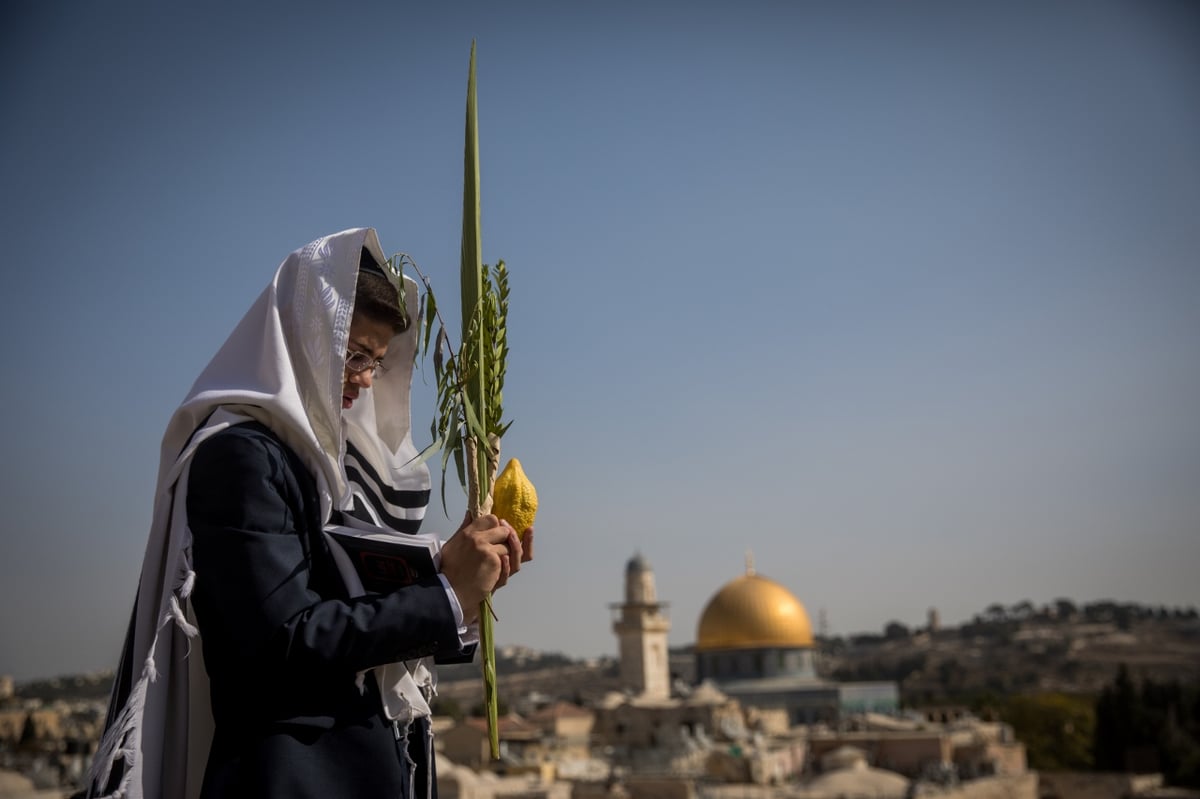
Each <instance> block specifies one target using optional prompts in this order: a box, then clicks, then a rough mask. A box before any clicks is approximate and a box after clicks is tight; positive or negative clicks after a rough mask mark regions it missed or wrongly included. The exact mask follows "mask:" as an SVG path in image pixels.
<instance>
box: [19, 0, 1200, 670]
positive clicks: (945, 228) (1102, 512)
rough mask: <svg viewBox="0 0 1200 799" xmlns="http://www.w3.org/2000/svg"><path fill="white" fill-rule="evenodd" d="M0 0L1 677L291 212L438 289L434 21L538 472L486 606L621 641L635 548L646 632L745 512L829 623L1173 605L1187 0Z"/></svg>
mask: <svg viewBox="0 0 1200 799" xmlns="http://www.w3.org/2000/svg"><path fill="white" fill-rule="evenodd" d="M435 6H436V7H435ZM335 7H336V9H337V10H332V9H334V8H335ZM0 15H2V17H0V87H2V99H3V123H2V126H0V131H2V133H0V135H2V136H3V142H2V146H0V175H2V179H3V186H4V199H3V202H4V213H3V214H2V215H0V238H2V241H3V245H4V249H5V252H6V256H5V264H4V273H3V274H4V285H5V290H4V294H5V296H6V297H7V298H8V299H7V301H6V302H5V309H4V313H3V315H2V317H0V325H2V326H3V328H2V331H3V335H2V336H0V358H2V364H0V365H2V367H3V371H4V374H5V378H4V408H5V412H4V414H3V416H2V417H0V425H3V427H2V430H0V436H2V438H3V441H4V449H3V451H4V457H3V459H2V461H0V463H2V466H0V468H2V469H3V472H2V474H0V507H3V508H4V514H3V522H0V524H2V527H0V529H2V530H3V535H2V538H0V673H10V674H13V675H14V676H16V677H17V678H18V679H27V678H31V677H35V676H45V675H50V674H59V673H69V672H77V671H85V670H94V669H103V668H108V667H110V666H112V665H113V664H114V663H115V661H116V658H117V656H118V650H119V646H120V640H121V635H122V632H123V630H124V627H125V624H126V621H127V619H128V613H129V609H130V605H131V602H132V599H133V593H134V590H135V583H136V575H137V573H138V570H139V567H140V563H141V559H142V552H143V548H144V546H145V540H146V533H147V528H148V524H149V517H150V507H151V493H152V488H153V481H154V475H155V471H156V468H157V462H158V445H159V441H160V437H161V435H162V432H163V428H164V426H165V424H166V421H167V419H168V417H169V416H170V414H171V412H172V410H173V409H174V407H175V406H176V404H177V403H178V402H179V400H180V399H181V398H182V397H183V395H184V393H185V392H186V391H187V389H188V387H189V385H190V384H191V381H192V379H193V378H194V377H195V375H196V374H197V373H198V372H199V370H200V369H201V368H202V367H203V365H204V364H205V363H206V362H207V360H208V359H209V357H210V356H211V355H212V354H213V352H214V351H215V350H216V348H217V347H218V346H219V344H220V343H221V342H222V341H223V340H224V338H225V336H226V335H227V334H228V333H229V331H230V330H231V329H232V326H233V324H234V323H235V322H236V320H237V319H238V318H240V316H241V315H242V313H243V312H244V311H245V309H246V308H247V307H248V305H249V304H250V302H251V301H252V300H253V298H254V297H255V296H256V295H257V294H258V292H259V291H260V290H261V288H262V287H263V286H264V285H265V284H266V282H267V281H268V280H269V278H270V276H271V274H272V272H273V271H274V269H275V268H276V266H277V265H278V263H279V262H280V261H281V260H282V259H283V257H284V256H285V255H286V254H287V253H288V252H289V251H291V250H292V249H294V248H296V247H298V246H300V245H302V244H304V243H305V242H308V241H310V240H312V239H314V238H316V237H318V236H320V235H322V234H325V233H328V232H333V231H336V230H341V229H343V228H347V227H354V226H360V225H369V226H373V227H376V228H377V229H378V230H379V234H380V238H381V240H382V242H383V245H384V248H385V249H386V250H388V251H390V252H394V251H399V250H403V251H406V252H408V253H410V254H411V255H412V256H413V257H414V258H415V259H416V260H417V262H418V264H420V265H421V266H422V268H423V269H424V271H426V272H427V273H428V274H430V276H431V277H432V279H433V281H434V285H435V288H440V289H441V291H442V293H443V294H444V295H445V296H447V297H453V296H455V293H456V291H457V282H456V281H457V277H456V270H457V259H458V248H459V238H458V237H459V225H460V224H461V222H460V214H461V210H460V202H461V168H462V167H461V159H462V127H463V105H464V97H465V85H466V70H467V59H468V54H469V50H470V44H471V40H472V38H475V39H477V40H478V69H479V79H478V80H479V118H480V135H481V147H480V149H481V158H482V174H483V225H484V232H483V246H484V258H485V260H487V261H491V262H494V261H495V260H496V259H498V258H504V259H505V260H506V261H507V263H508V265H509V268H510V271H511V280H512V287H513V299H512V307H511V313H510V339H511V345H512V356H511V362H510V367H509V384H508V388H507V391H506V393H505V399H506V404H507V408H508V411H509V415H510V416H511V417H512V418H513V419H515V423H514V424H513V426H512V429H511V432H510V434H509V435H508V437H507V438H506V440H505V455H506V456H511V455H516V456H518V457H520V458H521V460H522V462H523V463H524V465H525V467H526V470H527V472H528V473H529V474H530V476H531V477H532V478H533V479H534V481H535V482H536V483H537V486H538V489H539V493H540V495H541V497H542V511H541V515H540V518H539V523H538V529H539V533H540V539H539V546H538V553H537V554H538V558H537V561H536V562H535V563H534V564H532V565H530V566H529V567H528V568H527V570H525V571H523V572H522V573H521V574H520V575H519V577H518V578H517V579H516V580H514V582H513V584H512V585H511V586H509V587H508V588H506V589H505V590H504V591H502V592H501V593H500V594H499V595H498V596H497V606H498V607H497V611H498V613H499V614H500V624H499V626H498V640H499V642H500V644H501V645H504V644H521V645H528V646H532V647H536V648H539V649H544V650H551V651H559V652H564V653H566V654H569V655H573V656H589V655H601V654H611V653H615V651H616V640H615V638H614V636H613V634H612V632H611V627H610V612H609V610H608V607H607V605H608V604H609V603H611V602H616V601H619V600H620V598H621V594H622V582H621V581H622V577H623V572H624V565H625V562H626V561H627V560H628V559H629V558H630V557H631V556H632V555H633V554H634V553H635V552H639V551H640V552H641V553H642V554H643V555H644V556H645V557H646V558H647V559H648V560H649V562H650V563H651V564H652V566H653V567H654V569H655V573H656V576H657V581H658V589H659V594H660V597H661V598H662V599H664V600H666V601H668V602H670V603H671V607H670V615H671V619H672V631H671V642H672V643H673V644H685V643H689V642H691V641H692V640H694V636H695V631H696V624H697V622H698V619H699V615H700V612H701V610H702V608H703V606H704V604H705V603H706V602H707V600H708V599H709V598H710V597H711V596H712V594H713V593H715V592H716V590H718V589H719V588H720V587H721V586H722V585H723V584H724V583H725V582H727V581H728V580H730V579H732V578H734V577H736V576H737V575H738V574H740V573H741V572H742V570H743V564H744V559H745V553H746V552H747V550H751V551H753V553H754V558H755V562H756V564H757V567H758V571H759V572H760V573H762V574H764V575H766V576H768V577H771V578H773V579H775V580H777V581H779V582H780V583H782V584H784V585H785V586H787V587H788V588H789V589H791V590H792V592H793V593H795V594H796V596H797V597H798V598H799V599H800V600H801V601H802V602H804V603H805V605H806V606H807V607H808V610H809V612H810V615H811V616H812V617H813V622H814V624H816V623H817V619H818V615H819V614H820V613H821V612H822V611H824V617H825V619H826V621H827V625H828V631H829V632H831V633H840V634H849V633H855V632H862V631H878V630H880V629H881V628H882V627H883V625H884V624H885V623H887V622H888V621H889V620H893V619H894V620H898V621H901V622H903V623H905V624H909V625H919V624H922V623H923V622H924V619H925V614H926V611H927V609H928V608H930V607H936V608H938V609H939V611H940V613H941V616H942V619H943V620H944V621H945V622H946V623H958V622H960V621H963V620H965V619H967V618H969V617H970V616H971V615H972V614H974V613H975V612H977V611H979V610H981V609H983V608H984V607H986V606H987V605H988V604H990V603H992V602H1002V603H1005V604H1011V603H1015V602H1018V601H1020V600H1022V599H1030V600H1032V601H1033V602H1035V603H1039V604H1040V603H1043V602H1049V601H1052V600H1053V599H1054V598H1056V597H1060V596H1064V597H1069V598H1072V599H1074V600H1076V601H1079V602H1086V601H1093V600H1097V599H1104V598H1111V599H1116V600H1121V601H1136V602H1142V603H1146V604H1166V605H1168V606H1179V605H1195V604H1200V588H1197V585H1198V584H1200V581H1197V578H1196V570H1197V566H1198V565H1200V412H1198V411H1197V409H1200V103H1198V102H1197V98H1198V97H1200V47H1198V46H1197V42H1200V11H1198V10H1197V7H1196V6H1195V5H1194V4H1190V3H1165V2H1154V0H1150V1H1148V2H1124V3H1115V2H1079V3H1056V2H1050V3H1045V2H1031V3H954V2H947V3H943V4H932V3H921V2H917V3H857V2H851V3H784V2H749V3H737V4H734V3H708V2H688V3H683V2H661V3H640V2H622V1H620V0H618V1H617V2H603V3H601V2H582V3H559V2H516V3H479V4H463V3H442V4H431V3H392V2H379V3H374V4H369V3H356V2H346V3H340V4H336V6H335V4H329V3H294V2H288V3H284V2H265V3H233V2H204V3H155V2H144V3H131V2H114V3H89V2H73V3H72V2H53V3H41V2H35V1H33V0H26V1H18V2H9V3H6V4H5V6H4V10H3V12H0ZM431 394H432V392H431V391H429V389H428V387H425V386H418V390H417V393H416V398H415V408H416V410H415V414H414V415H415V420H414V421H415V427H416V429H417V431H418V435H417V438H418V439H419V442H420V443H424V442H425V441H427V434H426V433H425V431H426V430H427V429H428V424H429V419H430V418H431V413H432V407H431ZM450 496H451V503H450V504H451V511H450V515H451V517H452V518H453V519H457V518H458V517H459V516H460V515H461V507H462V502H461V499H460V493H459V491H458V489H457V486H452V487H451V491H450ZM451 527H452V524H451V522H450V521H448V520H446V519H445V517H444V516H443V515H442V513H441V511H440V509H438V510H437V511H436V512H434V513H431V516H430V522H429V523H428V525H427V529H435V530H436V529H446V530H448V529H450V528H451Z"/></svg>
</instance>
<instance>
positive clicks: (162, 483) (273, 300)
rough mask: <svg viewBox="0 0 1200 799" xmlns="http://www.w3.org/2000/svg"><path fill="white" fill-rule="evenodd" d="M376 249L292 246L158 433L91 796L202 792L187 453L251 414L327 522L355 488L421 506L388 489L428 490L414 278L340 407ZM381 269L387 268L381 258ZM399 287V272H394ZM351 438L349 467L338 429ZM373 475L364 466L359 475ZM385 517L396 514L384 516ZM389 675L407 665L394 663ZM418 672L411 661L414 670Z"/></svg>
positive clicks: (398, 509) (374, 244) (420, 512)
mask: <svg viewBox="0 0 1200 799" xmlns="http://www.w3.org/2000/svg"><path fill="white" fill-rule="evenodd" d="M364 247H365V248H366V250H367V251H368V252H370V254H371V255H372V256H374V257H375V259H376V260H377V261H378V262H379V263H381V264H382V263H384V262H385V261H386V257H385V255H384V253H383V249H382V247H381V246H380V244H379V239H378V236H377V235H376V233H375V231H374V230H373V229H371V228H356V229H352V230H345V231H342V232H341V233H336V234H333V235H331V236H326V237H324V238H321V239H318V240H316V241H314V242H311V243H309V244H307V245H305V246H304V247H302V248H300V249H299V250H296V251H295V252H293V253H291V254H290V255H289V256H288V257H287V258H286V259H285V260H284V261H283V263H282V264H281V265H280V266H279V269H278V270H277V271H276V273H275V277H274V279H273V280H272V282H271V284H270V285H269V286H268V287H267V288H266V290H265V291H264V292H263V293H262V294H261V295H260V296H259V297H258V299H257V300H256V301H255V303H254V304H253V306H252V307H251V308H250V310H249V311H248V312H247V313H246V315H245V316H244V317H243V318H242V320H241V322H239V324H238V325H237V327H236V328H235V329H234V331H233V333H232V334H231V335H230V336H229V338H228V339H227V340H226V342H225V343H224V345H223V346H222V347H221V348H220V350H219V351H218V352H217V354H216V355H215V356H214V357H213V359H212V360H211V361H210V362H209V364H208V365H207V366H206V367H205V369H204V370H203V372H202V373H201V374H200V376H199V377H198V378H197V379H196V382H195V383H194V384H193V386H192V388H191V390H190V391H189V392H188V394H187V396H186V398H185V399H184V401H183V403H182V404H181V405H180V406H179V408H178V409H177V410H176V411H175V413H174V415H173V416H172V417H171V420H170V422H169V424H168V426H167V430H166V433H165V435H164V436H163V442H162V448H161V453H160V461H159V470H158V479H157V485H156V489H155V496H154V511H153V516H152V521H151V527H150V534H149V539H148V543H147V546H146V552H145V557H144V560H143V564H142V572H141V577H140V580H139V584H138V592H137V598H136V600H135V603H134V608H133V614H132V618H131V620H130V627H129V631H128V634H127V636H126V639H125V645H124V652H123V654H122V660H121V664H120V667H119V669H118V672H117V676H116V681H115V683H114V687H113V694H112V697H111V701H110V707H109V715H108V720H107V723H106V727H105V731H104V734H103V736H102V739H101V742H100V746H99V749H98V751H97V754H96V758H95V761H94V763H93V767H92V772H91V780H90V786H91V787H90V791H89V796H102V795H103V796H112V797H128V799H143V798H146V799H151V798H154V799H157V797H172V798H174V797H185V796H186V797H192V796H197V795H198V794H199V789H200V783H201V779H202V777H203V771H204V765H205V760H206V759H207V754H208V749H209V744H210V743H211V738H212V720H211V714H210V711H209V701H208V681H207V677H206V676H205V672H204V667H203V662H202V658H201V651H200V645H201V642H200V639H199V636H198V631H197V630H196V628H195V626H194V624H193V623H192V620H191V619H190V617H189V614H188V612H187V602H186V600H187V598H188V596H189V595H190V594H191V591H192V587H193V585H194V584H195V581H197V580H203V579H204V578H205V575H203V574H196V573H194V572H193V571H192V568H191V534H190V532H189V531H188V528H187V520H186V513H185V508H186V502H185V499H186V497H185V492H186V487H187V471H188V467H189V464H190V462H191V456H192V453H193V452H194V451H195V449H196V447H197V446H198V445H199V444H200V443H201V442H202V441H204V440H205V439H207V438H208V437H210V436H212V435H214V434H215V433H217V432H219V431H220V430H222V429H224V428H226V427H228V426H229V425H230V424H237V423H240V422H242V421H245V420H247V419H254V420H257V421H259V422H261V423H263V424H264V425H266V426H267V427H268V428H270V429H271V430H272V432H274V433H275V434H276V435H277V436H279V437H280V438H281V439H282V440H283V441H284V442H285V443H286V444H287V445H288V446H289V447H291V448H292V450H294V451H295V452H296V454H297V455H299V457H300V458H301V459H302V460H303V461H304V463H305V464H306V465H307V466H308V467H309V469H310V470H311V471H312V474H313V475H314V476H315V478H316V483H317V488H318V492H319V494H320V501H321V512H322V518H323V521H325V522H328V521H329V519H330V517H331V515H332V512H333V511H334V510H335V509H338V510H347V511H348V510H350V509H351V508H352V507H353V506H354V495H355V494H356V493H357V494H359V495H360V497H365V498H367V499H368V501H369V502H371V503H379V504H376V505H375V507H382V508H385V509H386V513H387V515H388V519H387V520H385V521H384V524H387V523H388V521H392V522H397V523H400V524H401V528H400V529H403V525H405V524H407V525H409V526H413V525H414V524H419V522H420V520H421V518H422V517H423V516H424V505H423V504H421V503H413V502H408V503H407V504H408V506H407V507H406V506H405V503H404V502H401V503H400V504H397V503H396V502H390V501H388V497H391V498H392V499H395V497H397V496H407V497H410V498H411V497H414V496H420V493H421V492H424V495H425V496H426V497H427V496H428V491H429V487H430V478H429V471H428V469H427V468H426V467H425V466H424V465H423V464H416V463H415V462H414V456H415V455H416V449H415V447H414V446H413V442H412V437H411V432H410V428H411V419H410V407H409V390H410V386H411V379H412V368H413V361H414V356H415V353H416V330H417V324H416V313H417V305H416V301H417V287H416V284H415V283H414V282H413V281H412V280H411V279H408V278H404V299H405V302H406V306H407V309H408V314H409V319H411V320H413V323H412V324H410V325H409V329H408V330H407V331H406V332H405V333H403V334H401V335H399V336H397V337H396V338H394V339H393V340H392V341H391V343H390V344H389V346H388V352H387V355H386V357H385V358H384V361H383V364H384V367H385V370H384V371H381V372H379V373H377V375H376V377H375V380H374V383H373V386H372V388H371V389H370V390H369V391H366V392H364V393H363V394H362V395H361V396H360V398H359V399H358V401H356V402H355V403H354V405H353V407H352V408H351V409H350V410H348V411H346V412H345V413H343V411H342V407H341V396H342V383H343V377H344V365H345V355H344V354H345V352H346V346H347V341H348V339H349V330H350V322H351V316H352V313H353V306H354V289H355V285H356V282H357V275H358V265H359V258H360V255H361V253H362V250H363V248H364ZM384 271H385V272H387V271H388V270H387V269H385V270H384ZM390 278H391V279H392V280H393V282H394V283H395V284H396V285H397V286H399V285H400V282H399V281H400V278H399V277H397V276H396V275H390ZM347 439H350V440H351V441H352V442H353V444H352V445H351V446H352V447H353V455H352V456H351V458H350V462H351V467H350V472H351V475H352V476H350V475H348V473H347V467H346V446H347V445H346V441H347ZM364 474H369V475H370V478H369V479H366V478H364V477H363V476H362V475H364ZM389 526H394V525H389ZM391 669H392V671H394V672H396V674H395V677H396V679H404V678H411V675H409V673H408V671H409V670H408V669H406V668H404V667H403V666H400V667H391ZM412 671H413V672H415V673H416V674H418V676H421V677H427V672H426V671H425V670H424V669H423V667H421V666H417V667H415V668H413V669H412Z"/></svg>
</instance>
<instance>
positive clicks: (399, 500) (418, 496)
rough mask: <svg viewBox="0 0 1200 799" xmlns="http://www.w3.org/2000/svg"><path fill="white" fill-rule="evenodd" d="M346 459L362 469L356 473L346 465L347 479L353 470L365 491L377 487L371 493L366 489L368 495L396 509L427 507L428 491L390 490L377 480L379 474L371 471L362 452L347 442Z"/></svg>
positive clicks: (351, 467) (390, 488)
mask: <svg viewBox="0 0 1200 799" xmlns="http://www.w3.org/2000/svg"><path fill="white" fill-rule="evenodd" d="M346 457H348V458H354V461H355V463H356V464H358V467H361V469H362V471H361V472H357V468H356V467H355V466H351V465H349V464H347V465H346V476H347V477H351V475H350V472H351V470H355V471H356V472H357V476H358V480H357V482H358V484H359V485H361V486H362V487H363V488H364V489H367V487H368V486H369V485H371V484H374V485H377V486H379V490H378V491H373V490H369V489H368V493H371V494H378V495H379V496H380V498H381V499H383V500H384V501H385V502H387V503H389V504H391V505H395V506H396V507H398V508H411V509H413V510H415V509H417V508H424V507H425V506H427V505H428V504H429V489H428V488H426V489H424V490H417V491H412V490H401V489H399V488H392V487H391V486H390V485H388V484H387V483H385V482H384V481H383V480H380V479H379V474H378V473H377V472H376V471H375V469H373V468H372V467H371V464H370V462H369V461H368V460H367V459H366V458H364V457H363V455H362V452H360V451H359V449H358V448H357V447H355V446H354V444H352V443H351V442H349V441H347V442H346ZM363 475H365V476H366V477H367V478H369V479H370V482H369V483H368V482H365V481H364V480H363V479H362V478H363ZM351 479H353V478H352V477H351Z"/></svg>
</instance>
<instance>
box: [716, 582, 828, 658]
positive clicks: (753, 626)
mask: <svg viewBox="0 0 1200 799" xmlns="http://www.w3.org/2000/svg"><path fill="white" fill-rule="evenodd" d="M812 645H813V637H812V624H811V623H810V622H809V620H808V613H807V612H806V611H805V610H804V605H802V604H800V601H799V600H798V599H796V597H794V596H792V592H791V591H788V590H787V589H786V588H784V587H783V586H782V585H780V584H779V583H777V582H775V581H774V580H769V579H767V578H766V577H763V576H762V575H760V574H755V573H754V571H753V569H747V572H746V574H744V575H742V576H741V577H738V578H736V579H734V580H732V581H730V582H729V583H727V584H726V585H725V587H724V588H722V589H721V590H720V591H718V592H717V593H716V595H714V596H713V598H712V599H710V600H709V601H708V604H707V605H706V606H705V608H704V612H703V613H701V614H700V628H699V631H698V632H697V634H696V649H697V650H699V651H711V650H714V649H760V648H775V647H787V648H790V647H804V646H812Z"/></svg>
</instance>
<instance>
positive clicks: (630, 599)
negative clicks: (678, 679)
mask: <svg viewBox="0 0 1200 799" xmlns="http://www.w3.org/2000/svg"><path fill="white" fill-rule="evenodd" d="M611 607H612V608H613V609H614V610H616V611H618V616H617V618H616V620H615V621H614V622H613V632H614V633H616V634H617V644H618V651H619V653H620V663H621V684H622V685H623V686H625V687H626V688H628V689H629V690H631V691H632V692H633V693H635V694H637V695H640V696H644V697H646V698H647V699H666V698H667V697H668V696H670V695H671V684H670V669H669V667H668V663H667V657H668V648H667V633H668V632H670V630H671V622H670V620H668V618H667V615H666V612H665V611H666V607H667V605H666V603H665V602H659V601H658V594H657V591H656V590H655V587H654V572H653V570H651V568H650V564H649V563H647V562H646V560H645V559H644V558H643V557H642V556H641V554H640V553H639V554H635V555H634V556H633V557H632V558H630V560H629V562H628V563H627V564H626V565H625V602H624V603H622V604H619V605H612V606H611Z"/></svg>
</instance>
